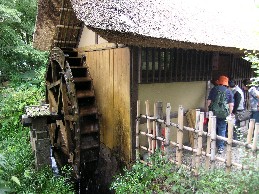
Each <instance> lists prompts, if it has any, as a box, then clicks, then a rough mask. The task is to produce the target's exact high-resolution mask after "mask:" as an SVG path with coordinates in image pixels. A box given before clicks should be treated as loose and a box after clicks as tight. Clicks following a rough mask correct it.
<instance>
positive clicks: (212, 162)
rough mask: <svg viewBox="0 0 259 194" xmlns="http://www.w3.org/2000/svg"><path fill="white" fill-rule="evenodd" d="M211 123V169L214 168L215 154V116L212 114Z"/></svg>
mask: <svg viewBox="0 0 259 194" xmlns="http://www.w3.org/2000/svg"><path fill="white" fill-rule="evenodd" d="M211 118H212V124H211V157H210V161H211V169H214V168H215V154H216V137H217V135H216V122H217V121H216V116H212V117H211Z"/></svg>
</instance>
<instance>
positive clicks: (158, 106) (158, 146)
mask: <svg viewBox="0 0 259 194" xmlns="http://www.w3.org/2000/svg"><path fill="white" fill-rule="evenodd" d="M156 118H157V119H161V118H163V102H157V103H156ZM156 136H158V137H161V136H162V129H161V123H159V122H158V121H157V122H156ZM156 143H157V144H156V149H161V145H162V142H161V141H159V140H157V141H156Z"/></svg>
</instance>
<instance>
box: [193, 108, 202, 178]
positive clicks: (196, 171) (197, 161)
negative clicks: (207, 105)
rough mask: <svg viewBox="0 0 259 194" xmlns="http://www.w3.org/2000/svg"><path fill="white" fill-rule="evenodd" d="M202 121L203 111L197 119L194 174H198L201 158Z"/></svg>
mask: <svg viewBox="0 0 259 194" xmlns="http://www.w3.org/2000/svg"><path fill="white" fill-rule="evenodd" d="M203 122H204V112H201V113H200V119H199V131H198V146H197V154H196V162H195V171H194V175H195V176H198V174H199V167H200V159H201V152H202V134H203Z"/></svg>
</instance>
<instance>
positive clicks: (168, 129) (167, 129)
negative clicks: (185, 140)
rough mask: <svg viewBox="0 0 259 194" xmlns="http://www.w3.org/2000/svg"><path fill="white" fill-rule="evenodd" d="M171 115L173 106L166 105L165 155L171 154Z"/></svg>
mask: <svg viewBox="0 0 259 194" xmlns="http://www.w3.org/2000/svg"><path fill="white" fill-rule="evenodd" d="M170 113H171V105H170V103H167V104H166V128H165V143H164V146H165V153H166V154H167V155H168V154H169V145H170V140H169V135H170V128H169V126H170Z"/></svg>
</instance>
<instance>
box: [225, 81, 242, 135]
mask: <svg viewBox="0 0 259 194" xmlns="http://www.w3.org/2000/svg"><path fill="white" fill-rule="evenodd" d="M228 84H229V88H230V90H231V91H232V93H233V95H234V107H233V114H234V115H235V114H236V113H237V112H242V111H243V110H244V104H245V98H244V92H243V90H242V89H241V88H240V87H239V86H238V85H236V83H235V81H234V80H230V81H229V82H228ZM239 128H240V121H238V120H236V123H235V128H234V133H233V139H234V140H238V139H239V138H238V136H239V134H240V130H239Z"/></svg>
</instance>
